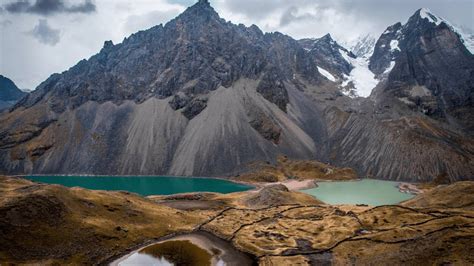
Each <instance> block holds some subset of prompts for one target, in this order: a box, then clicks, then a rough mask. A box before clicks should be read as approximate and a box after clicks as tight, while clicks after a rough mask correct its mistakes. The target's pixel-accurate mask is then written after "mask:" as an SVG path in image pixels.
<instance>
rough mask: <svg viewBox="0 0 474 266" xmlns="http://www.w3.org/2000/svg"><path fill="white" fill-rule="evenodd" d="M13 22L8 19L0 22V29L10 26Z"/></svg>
mask: <svg viewBox="0 0 474 266" xmlns="http://www.w3.org/2000/svg"><path fill="white" fill-rule="evenodd" d="M12 23H13V22H12V21H11V20H9V19H5V20H2V21H0V27H8V26H10V25H11V24H12Z"/></svg>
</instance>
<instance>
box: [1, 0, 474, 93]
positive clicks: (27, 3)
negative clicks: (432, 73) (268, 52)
mask: <svg viewBox="0 0 474 266" xmlns="http://www.w3.org/2000/svg"><path fill="white" fill-rule="evenodd" d="M194 2H196V1H192V0H0V50H1V51H0V74H2V75H4V76H7V77H9V78H11V79H12V80H13V81H14V82H15V83H16V84H17V85H18V86H19V87H20V88H22V89H34V88H35V87H36V86H37V85H39V83H40V82H42V81H44V80H45V79H46V78H47V77H48V76H49V75H51V74H52V73H55V72H62V71H64V70H67V69H68V68H69V67H71V66H73V65H74V64H76V63H77V62H78V61H79V60H81V59H83V58H89V57H90V56H92V55H93V54H95V53H97V52H98V51H99V50H100V49H101V47H102V45H103V43H104V41H105V40H112V41H113V42H114V43H119V42H121V41H122V40H123V38H124V37H126V36H128V35H130V34H132V33H134V32H136V31H138V30H141V29H147V28H149V27H151V26H154V25H157V24H160V23H166V22H167V21H169V20H170V19H172V18H174V17H175V16H177V15H178V14H179V13H180V12H182V11H183V10H184V9H185V8H186V7H187V6H189V5H192V4H193V3H194ZM210 2H211V4H212V5H213V6H214V8H215V9H216V10H217V11H218V12H219V14H220V15H221V17H223V18H225V19H227V20H231V21H232V22H234V23H243V24H245V25H247V26H250V25H251V24H256V25H257V26H259V27H260V28H261V29H262V30H263V31H266V32H270V31H280V32H283V33H286V34H288V35H290V36H292V37H294V38H305V37H320V36H322V35H324V34H326V33H331V34H332V35H333V36H334V38H336V39H337V40H338V41H341V42H350V41H352V40H354V39H356V38H357V37H358V36H361V35H365V34H368V33H371V34H374V35H376V36H377V37H378V36H379V35H380V33H381V32H383V31H384V30H385V28H386V27H387V26H389V25H391V24H393V23H396V22H398V21H400V22H402V23H403V22H405V21H406V20H407V19H408V17H409V16H410V15H412V14H413V13H414V12H415V10H417V9H418V8H420V7H427V8H429V9H431V10H432V12H433V13H435V14H436V15H438V16H441V17H444V18H445V19H447V20H449V21H450V22H452V23H453V24H457V25H460V26H463V27H465V28H468V29H474V18H473V17H474V0H211V1H210Z"/></svg>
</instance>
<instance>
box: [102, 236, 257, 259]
mask: <svg viewBox="0 0 474 266" xmlns="http://www.w3.org/2000/svg"><path fill="white" fill-rule="evenodd" d="M252 264H253V260H252V259H251V258H250V257H249V256H248V255H246V254H244V253H242V252H240V251H237V250H236V249H234V247H233V246H232V245H231V244H229V243H228V242H226V241H224V240H222V239H219V238H217V237H215V236H213V235H211V234H209V233H205V232H197V233H192V234H187V235H182V236H177V237H173V238H171V239H168V240H163V241H160V242H158V243H155V244H152V245H149V246H146V247H144V248H141V249H138V250H136V251H133V252H131V253H130V254H127V255H125V256H123V257H122V258H120V259H118V260H116V261H114V262H112V263H111V264H110V265H112V266H132V265H133V266H136V265H157V266H169V265H202V266H211V265H218V266H221V265H222V266H223V265H227V266H234V265H235V266H245V265H252Z"/></svg>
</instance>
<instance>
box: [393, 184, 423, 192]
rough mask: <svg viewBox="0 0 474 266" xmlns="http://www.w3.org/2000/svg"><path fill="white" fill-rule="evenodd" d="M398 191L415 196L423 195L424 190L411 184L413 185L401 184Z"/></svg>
mask: <svg viewBox="0 0 474 266" xmlns="http://www.w3.org/2000/svg"><path fill="white" fill-rule="evenodd" d="M398 189H399V190H400V192H402V193H411V194H414V195H418V194H421V193H423V190H421V189H419V188H418V187H417V186H416V185H415V184H411V183H400V184H399V185H398Z"/></svg>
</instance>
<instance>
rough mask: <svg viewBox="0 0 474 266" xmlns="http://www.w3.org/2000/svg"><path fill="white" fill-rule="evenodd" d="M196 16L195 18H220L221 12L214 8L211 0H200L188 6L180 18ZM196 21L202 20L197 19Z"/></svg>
mask: <svg viewBox="0 0 474 266" xmlns="http://www.w3.org/2000/svg"><path fill="white" fill-rule="evenodd" d="M187 17H190V18H194V19H198V18H201V19H211V18H214V19H219V18H220V17H219V14H218V13H217V12H216V11H215V10H214V8H213V7H212V6H211V4H210V3H209V1H207V0H199V1H198V2H197V3H196V4H194V5H192V6H190V7H188V8H187V9H186V10H185V11H184V12H183V13H182V14H181V15H179V16H178V18H181V19H182V18H187ZM195 22H200V20H197V21H195Z"/></svg>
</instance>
